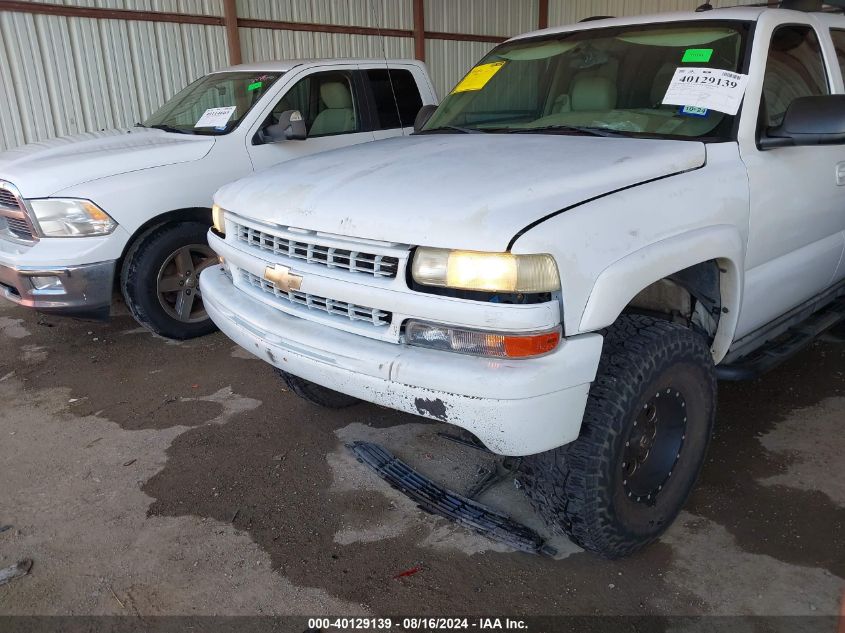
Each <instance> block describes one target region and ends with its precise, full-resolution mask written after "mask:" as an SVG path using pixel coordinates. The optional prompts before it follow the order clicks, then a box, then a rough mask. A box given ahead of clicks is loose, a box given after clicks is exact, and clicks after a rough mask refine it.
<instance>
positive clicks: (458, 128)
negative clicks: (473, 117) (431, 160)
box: [417, 125, 484, 134]
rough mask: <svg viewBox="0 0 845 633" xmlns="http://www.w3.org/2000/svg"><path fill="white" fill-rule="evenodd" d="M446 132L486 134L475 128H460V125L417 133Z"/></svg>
mask: <svg viewBox="0 0 845 633" xmlns="http://www.w3.org/2000/svg"><path fill="white" fill-rule="evenodd" d="M446 130H454V131H455V132H460V133H462V134H484V132H482V131H481V130H477V129H475V128H470V127H460V126H458V125H443V126H441V127H433V128H431V129H428V130H421V131H420V132H417V133H418V134H425V133H426V132H444V131H446Z"/></svg>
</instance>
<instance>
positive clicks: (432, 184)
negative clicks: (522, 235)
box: [215, 134, 706, 251]
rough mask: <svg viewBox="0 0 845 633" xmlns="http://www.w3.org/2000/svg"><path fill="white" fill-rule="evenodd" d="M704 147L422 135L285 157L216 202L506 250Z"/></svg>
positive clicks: (269, 216)
mask: <svg viewBox="0 0 845 633" xmlns="http://www.w3.org/2000/svg"><path fill="white" fill-rule="evenodd" d="M291 142H295V141H291ZM705 157H706V152H705V147H704V144H703V143H700V142H697V141H664V140H644V139H630V138H606V137H583V136H563V135H524V134H511V135H502V134H484V135H482V134H460V135H458V134H428V135H416V136H408V137H400V138H395V139H389V140H385V141H377V142H374V143H367V144H363V145H358V146H355V147H350V148H345V149H341V150H336V151H332V152H326V153H323V154H318V155H314V156H310V157H308V158H303V159H300V160H295V161H291V162H286V163H284V164H281V165H278V166H276V167H273V168H270V169H268V170H265V171H263V172H260V173H258V174H255V175H253V176H249V177H247V178H244V179H242V180H239V181H236V182H234V183H231V184H229V185H226V186H225V187H223V188H222V189H220V191H218V192H217V194H216V196H215V202H217V204H219V205H220V206H222V207H223V208H225V209H229V210H231V211H233V212H235V213H240V214H242V215H244V216H246V217H250V218H254V219H257V220H262V221H265V222H272V223H276V224H281V225H285V226H291V227H296V228H303V229H311V230H316V231H322V232H326V233H334V234H339V235H345V236H350V237H358V238H364V239H372V240H382V241H387V242H396V243H403V244H413V245H425V246H435V247H442V248H463V249H469V250H491V251H502V250H505V249H506V248H507V246H508V244H509V242H510V240H511V238H513V236H514V235H516V233H517V232H519V231H520V230H521V229H523V228H524V227H526V226H527V225H528V224H531V223H532V222H535V221H537V220H539V219H541V218H543V217H545V216H547V215H548V214H550V213H554V212H555V211H558V210H561V209H565V208H567V207H570V206H572V205H575V204H578V203H579V202H583V201H585V200H589V199H590V198H594V197H596V196H600V195H602V194H605V193H608V192H611V191H614V190H618V189H621V188H624V187H629V186H631V185H636V184H638V183H642V182H644V181H647V180H652V179H655V178H660V177H661V176H666V175H669V174H673V173H678V172H682V171H687V170H691V169H695V168H698V167H701V166H702V165H704V162H705Z"/></svg>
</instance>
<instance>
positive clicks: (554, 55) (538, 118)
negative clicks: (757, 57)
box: [424, 21, 749, 139]
mask: <svg viewBox="0 0 845 633" xmlns="http://www.w3.org/2000/svg"><path fill="white" fill-rule="evenodd" d="M748 33H749V25H748V24H747V23H745V22H739V21H712V22H711V21H706V22H701V21H699V22H672V23H669V24H666V23H663V24H653V25H636V26H626V27H614V28H604V29H601V28H596V29H590V30H583V31H573V32H568V33H559V34H555V35H553V36H543V37H538V38H532V39H527V40H517V41H514V42H509V43H505V44H502V45H501V46H499V47H497V48H496V49H494V50H493V51H492V52H491V53H490V54H488V55H487V57H485V58H484V59H483V60H482V61H481V62H480V64H479V65H478V66H476V67H475V69H474V70H473V71H471V73H470V74H469V75H467V77H466V78H465V79H464V80H463V81H461V82H460V83H459V84H458V85H457V86H456V87H455V89H453V91H452V93H451V94H450V95H449V96H448V97H447V98H446V99H444V101H443V103H442V104H441V106H440V108H438V110H437V111H436V112H435V113H434V115H433V116H432V117H431V119H430V120H429V122H428V124H427V125H426V127H425V129H424V131H431V130H436V129H439V130H442V131H446V130H451V131H457V130H460V131H481V132H520V133H530V132H534V133H550V134H551V133H597V134H601V135H616V134H621V135H634V136H646V137H669V138H678V137H681V138H683V137H694V138H703V137H709V138H716V139H727V138H730V137H731V135H732V133H733V132H732V129H733V125H732V124H733V119H734V117H733V116H731V115H728V114H723V113H721V112H717V111H714V110H710V111H706V110H704V111H703V112H702V110H701V109H693V110H689V109H687V110H686V111H685V110H684V109H683V108H681V107H678V106H670V105H663V104H662V103H661V102H662V100H663V96H664V95H665V93H666V89H667V88H668V86H669V82H670V81H671V79H672V77H673V75H674V73H675V70H676V69H677V68H679V67H706V68H713V69H724V70H730V71H733V72H742V62H743V60H744V55H745V47H746V43H747V40H748Z"/></svg>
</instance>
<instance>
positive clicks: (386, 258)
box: [235, 222, 399, 277]
mask: <svg viewBox="0 0 845 633" xmlns="http://www.w3.org/2000/svg"><path fill="white" fill-rule="evenodd" d="M235 235H236V236H237V239H238V240H239V241H241V242H245V243H246V244H249V245H250V246H252V247H254V248H259V249H261V250H263V251H268V252H270V253H274V254H275V255H281V256H283V257H290V258H292V259H301V260H302V261H305V262H308V263H309V264H319V265H322V266H326V267H328V268H340V269H342V270H348V271H350V272H354V273H365V274H369V275H372V276H373V277H396V272H397V271H398V270H399V259H398V258H396V257H391V256H390V255H378V254H376V253H366V252H361V251H354V250H350V249H343V248H336V247H332V246H324V245H321V244H317V243H314V242H308V241H299V240H295V239H289V238H286V237H283V236H281V235H275V234H273V233H270V232H268V231H262V230H259V229H254V228H252V227H250V226H246V225H244V224H240V223H237V222H236V223H235Z"/></svg>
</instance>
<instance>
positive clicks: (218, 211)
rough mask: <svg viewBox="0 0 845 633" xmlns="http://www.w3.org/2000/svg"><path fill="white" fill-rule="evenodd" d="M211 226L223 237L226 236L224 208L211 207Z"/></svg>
mask: <svg viewBox="0 0 845 633" xmlns="http://www.w3.org/2000/svg"><path fill="white" fill-rule="evenodd" d="M211 224H212V225H213V227H214V230H215V231H216V232H217V233H218V234H219V235H220V236H221V237H222V236H224V235H226V210H225V209H224V208H223V207H221V206H219V205H216V204H215V205H213V206H212V207H211Z"/></svg>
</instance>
